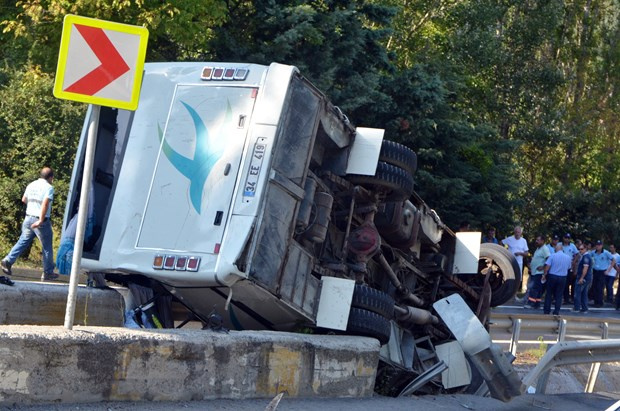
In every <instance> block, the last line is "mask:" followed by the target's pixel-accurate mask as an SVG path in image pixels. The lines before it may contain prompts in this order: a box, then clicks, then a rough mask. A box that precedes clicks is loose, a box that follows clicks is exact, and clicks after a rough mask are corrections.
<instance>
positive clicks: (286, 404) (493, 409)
mask: <svg viewBox="0 0 620 411" xmlns="http://www.w3.org/2000/svg"><path fill="white" fill-rule="evenodd" d="M269 404H270V400H269V399H259V400H210V401H191V402H175V403H169V402H102V403H98V404H45V405H20V406H15V407H8V408H5V409H11V410H27V411H35V410H37V411H39V410H51V411H54V410H57V411H69V410H80V411H83V410H97V411H99V410H105V411H111V410H138V411H140V410H144V411H147V410H149V411H163V410H218V411H219V410H222V411H257V410H269V411H273V410H274V408H267V407H268V406H269ZM614 404H615V406H614ZM610 407H611V408H610ZM619 407H620V401H618V398H612V397H609V396H604V395H599V394H562V395H522V396H520V397H517V398H515V399H513V400H512V401H511V402H509V403H503V402H500V401H498V400H495V399H493V398H488V397H476V396H471V395H441V396H418V397H406V398H388V397H378V396H377V397H372V398H361V399H360V398H321V399H297V398H286V397H284V398H282V400H281V401H280V403H279V404H278V405H277V406H276V408H275V410H278V411H315V410H321V411H359V410H371V411H400V410H403V411H405V410H407V411H410V410H431V409H432V410H433V411H440V410H479V411H501V410H512V411H522V410H541V411H542V410H558V411H567V410H579V411H589V410H597V411H600V410H617V409H619Z"/></svg>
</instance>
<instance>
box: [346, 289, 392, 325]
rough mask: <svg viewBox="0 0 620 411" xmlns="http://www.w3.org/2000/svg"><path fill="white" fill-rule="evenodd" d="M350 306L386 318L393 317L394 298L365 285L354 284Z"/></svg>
mask: <svg viewBox="0 0 620 411" xmlns="http://www.w3.org/2000/svg"><path fill="white" fill-rule="evenodd" d="M351 307H355V308H362V309H364V310H367V311H371V312H373V313H376V314H379V315H381V316H383V317H385V318H387V319H388V320H391V319H392V317H394V299H393V298H392V296H390V295H389V294H387V293H384V292H383V291H380V290H377V289H376V288H372V287H368V286H367V285H362V284H356V285H355V290H354V291H353V300H352V301H351Z"/></svg>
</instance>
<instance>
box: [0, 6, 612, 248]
mask: <svg viewBox="0 0 620 411" xmlns="http://www.w3.org/2000/svg"><path fill="white" fill-rule="evenodd" d="M69 13H70V14H78V15H83V16H88V17H93V18H100V19H105V20H112V21H117V22H122V23H128V24H137V25H143V26H145V27H147V28H148V29H149V48H148V53H147V61H174V60H197V61H198V60H204V61H244V62H252V63H260V64H269V63H271V62H273V61H276V62H280V63H286V64H292V65H295V66H297V67H298V68H299V69H300V71H301V73H302V74H303V75H305V76H306V77H308V78H309V79H310V80H311V81H312V82H313V83H314V84H316V85H317V87H318V88H319V89H320V90H322V91H323V92H325V94H327V95H328V96H329V97H330V99H331V100H332V101H333V102H334V103H335V104H337V105H338V106H340V107H341V108H342V110H343V111H344V112H345V113H347V115H348V116H349V118H350V119H351V120H352V122H353V123H354V124H356V125H361V126H369V127H379V128H385V129H386V138H388V139H391V140H395V141H398V142H401V143H403V144H406V145H408V146H409V147H411V148H413V149H414V150H415V151H416V152H417V153H418V156H419V171H418V173H417V177H416V190H417V191H418V192H419V193H420V194H421V196H422V197H423V198H424V199H425V200H426V201H427V202H428V203H429V204H430V205H431V206H432V207H434V208H436V209H437V211H438V212H439V214H440V215H441V216H442V219H443V220H444V222H446V223H447V224H448V226H450V227H453V228H456V227H457V226H458V223H459V222H460V221H463V220H468V221H470V223H471V224H472V226H473V227H474V228H479V229H482V228H483V227H484V226H485V225H488V224H492V225H496V226H498V227H499V228H500V229H503V230H502V231H503V232H504V233H505V232H507V231H508V230H509V229H510V227H511V225H512V224H514V223H517V222H519V223H521V224H523V225H524V226H525V228H526V234H527V233H529V234H530V235H534V234H535V233H538V232H540V233H542V234H551V233H552V232H556V233H557V232H564V231H569V232H572V233H573V234H574V235H577V236H583V237H584V238H592V239H594V238H603V239H605V240H612V241H618V237H617V234H616V233H618V232H620V221H619V220H618V217H617V216H616V213H615V209H616V207H615V205H616V204H617V203H618V201H619V200H620V182H619V181H618V179H617V178H616V176H617V175H618V172H620V169H619V167H620V165H619V161H618V156H617V155H616V149H617V146H618V143H619V137H620V133H619V128H620V122H619V120H618V118H619V112H620V104H619V100H618V99H619V97H618V95H619V93H618V91H619V90H618V89H619V87H618V86H619V85H618V82H619V81H620V23H619V20H620V4H618V2H617V0H568V1H567V0H540V1H539V0H502V1H498V0H476V1H474V0H407V1H404V0H357V1H346V0H329V1H328V0H315V1H298V0H260V1H246V0H227V1H222V0H198V1H196V0H179V1H175V2H163V1H145V0H137V1H129V0H94V1H91V0H73V1H65V0H20V1H17V2H15V1H7V0H5V1H4V2H3V7H2V9H0V21H1V27H2V30H3V31H2V35H1V36H0V45H1V46H2V54H1V57H2V62H3V65H2V68H1V69H0V94H1V99H0V105H1V107H0V108H1V112H0V131H1V132H2V133H1V134H0V136H1V137H0V148H1V149H2V152H3V157H2V158H0V162H1V163H2V169H1V170H0V193H1V195H0V209H1V210H2V211H3V213H2V217H0V226H1V228H2V229H4V232H5V233H7V237H10V238H4V239H3V242H2V243H1V244H0V245H1V247H2V248H3V249H5V250H6V249H7V247H8V246H10V244H11V243H12V241H13V239H14V237H15V236H16V235H17V233H18V231H19V224H20V221H21V217H22V213H23V208H22V206H21V205H20V202H19V199H20V198H21V193H22V191H23V188H24V187H25V184H27V182H28V181H29V180H31V179H32V178H34V177H36V173H37V171H38V169H39V168H40V167H41V166H42V165H43V164H49V165H52V167H54V168H55V169H56V170H57V176H58V178H57V180H56V187H57V193H58V194H57V197H56V202H55V207H54V213H55V217H56V218H55V221H56V222H57V223H58V222H59V221H60V214H61V213H62V211H63V208H64V206H63V202H64V193H65V192H66V186H67V184H68V179H69V172H70V169H71V167H72V164H73V153H74V151H75V144H76V142H77V136H78V134H79V132H80V128H81V124H82V116H83V112H84V107H83V106H81V105H77V104H72V103H69V102H63V101H60V100H56V99H54V98H53V97H52V96H51V90H52V83H53V73H54V70H55V66H56V56H57V52H58V45H59V44H60V32H61V28H62V19H63V17H64V16H65V15H66V14H69ZM58 228H59V227H57V228H56V231H57V234H58V233H59V230H58Z"/></svg>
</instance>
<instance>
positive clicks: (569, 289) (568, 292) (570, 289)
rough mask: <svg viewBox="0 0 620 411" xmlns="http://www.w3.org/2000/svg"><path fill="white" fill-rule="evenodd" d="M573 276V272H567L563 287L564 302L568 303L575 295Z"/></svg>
mask: <svg viewBox="0 0 620 411" xmlns="http://www.w3.org/2000/svg"><path fill="white" fill-rule="evenodd" d="M575 279H576V278H575V274H573V270H568V275H567V276H566V285H564V302H569V301H570V300H572V299H573V297H574V295H575Z"/></svg>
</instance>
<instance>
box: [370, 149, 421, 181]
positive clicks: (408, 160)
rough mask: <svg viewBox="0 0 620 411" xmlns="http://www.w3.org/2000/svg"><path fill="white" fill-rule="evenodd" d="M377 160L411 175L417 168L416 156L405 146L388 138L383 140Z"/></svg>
mask: <svg viewBox="0 0 620 411" xmlns="http://www.w3.org/2000/svg"><path fill="white" fill-rule="evenodd" d="M379 161H383V162H385V163H388V164H392V165H394V166H396V167H400V168H402V169H403V170H405V171H406V172H408V173H409V174H411V175H415V172H416V170H417V169H418V156H417V155H416V153H415V152H414V151H413V150H412V149H410V148H409V147H407V146H404V145H402V144H399V143H396V142H394V141H390V140H383V143H382V144H381V152H380V153H379Z"/></svg>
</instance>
